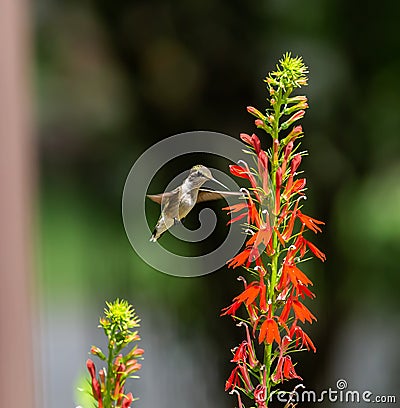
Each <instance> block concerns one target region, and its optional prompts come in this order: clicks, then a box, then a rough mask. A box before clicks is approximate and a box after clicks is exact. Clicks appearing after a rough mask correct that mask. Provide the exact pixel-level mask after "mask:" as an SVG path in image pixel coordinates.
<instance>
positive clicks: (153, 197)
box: [147, 191, 174, 205]
mask: <svg viewBox="0 0 400 408" xmlns="http://www.w3.org/2000/svg"><path fill="white" fill-rule="evenodd" d="M173 193H174V191H168V192H166V193H161V194H147V197H148V198H150V200H152V201H154V202H155V203H157V204H160V205H161V202H162V200H163V198H164V199H166V198H169V197H171V195H172V194H173Z"/></svg>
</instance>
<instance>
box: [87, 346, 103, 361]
mask: <svg viewBox="0 0 400 408" xmlns="http://www.w3.org/2000/svg"><path fill="white" fill-rule="evenodd" d="M90 353H91V354H93V355H95V356H97V357H99V358H101V359H102V360H105V359H106V356H105V355H104V354H103V352H102V351H101V350H100V349H99V348H98V347H96V346H92V347H91V348H90Z"/></svg>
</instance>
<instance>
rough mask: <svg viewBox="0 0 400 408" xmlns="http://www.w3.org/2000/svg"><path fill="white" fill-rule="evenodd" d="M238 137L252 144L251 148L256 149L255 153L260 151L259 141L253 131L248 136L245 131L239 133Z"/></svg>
mask: <svg viewBox="0 0 400 408" xmlns="http://www.w3.org/2000/svg"><path fill="white" fill-rule="evenodd" d="M240 138H241V139H242V140H243V142H245V143H247V144H249V145H251V146H253V148H254V149H255V151H256V154H259V153H260V150H261V142H260V139H259V138H258V137H257V135H255V134H254V133H253V134H252V135H251V136H249V135H248V134H247V133H241V134H240Z"/></svg>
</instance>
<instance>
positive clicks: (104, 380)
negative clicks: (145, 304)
mask: <svg viewBox="0 0 400 408" xmlns="http://www.w3.org/2000/svg"><path fill="white" fill-rule="evenodd" d="M106 305H107V308H105V309H104V316H103V317H102V318H100V325H99V327H101V328H103V330H104V334H105V335H106V336H107V338H108V347H107V354H105V353H103V351H102V350H101V349H100V348H99V347H97V346H92V347H91V349H90V353H91V354H92V355H95V356H97V357H98V358H99V359H100V360H102V361H103V362H104V363H105V364H106V367H103V368H102V369H100V370H99V373H98V375H96V367H95V364H94V362H93V361H92V360H91V359H88V360H87V362H86V366H87V369H88V371H89V374H90V383H91V389H92V392H91V395H92V397H93V399H94V400H95V401H96V404H97V407H98V408H129V407H131V404H132V402H133V401H134V400H135V399H134V398H133V395H132V393H128V394H125V391H124V390H125V382H126V380H127V379H128V378H137V376H135V375H134V373H136V372H137V371H138V370H140V368H141V364H140V363H139V362H138V360H139V359H142V356H143V353H144V350H143V349H141V348H138V346H137V345H135V346H134V347H133V348H132V349H131V350H130V351H129V352H127V353H126V354H123V353H122V350H123V349H125V348H126V347H127V346H128V345H129V344H130V343H132V342H136V341H139V340H140V337H139V333H138V331H137V330H135V329H137V328H138V327H139V326H140V325H139V322H140V319H139V318H138V317H137V315H136V313H135V310H134V309H133V307H132V306H131V305H130V304H129V303H128V302H127V301H126V300H119V299H117V300H115V301H114V302H112V303H109V302H106Z"/></svg>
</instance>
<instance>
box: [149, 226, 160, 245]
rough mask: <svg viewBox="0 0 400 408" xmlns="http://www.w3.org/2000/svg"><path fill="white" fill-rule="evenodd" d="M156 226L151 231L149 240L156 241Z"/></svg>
mask: <svg viewBox="0 0 400 408" xmlns="http://www.w3.org/2000/svg"><path fill="white" fill-rule="evenodd" d="M157 238H158V237H157V228H156V229H155V230H154V231H153V233H152V234H151V237H150V242H156V241H157Z"/></svg>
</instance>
